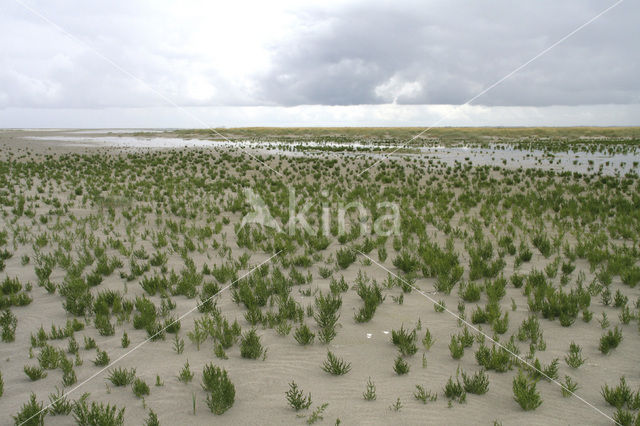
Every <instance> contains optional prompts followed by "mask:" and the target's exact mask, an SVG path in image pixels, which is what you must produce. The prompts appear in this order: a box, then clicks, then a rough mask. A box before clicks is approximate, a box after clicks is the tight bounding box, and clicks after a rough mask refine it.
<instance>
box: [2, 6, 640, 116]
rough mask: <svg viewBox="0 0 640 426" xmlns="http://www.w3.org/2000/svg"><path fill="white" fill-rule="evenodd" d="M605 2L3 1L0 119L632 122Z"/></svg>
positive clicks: (632, 104)
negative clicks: (597, 16) (602, 13)
mask: <svg viewBox="0 0 640 426" xmlns="http://www.w3.org/2000/svg"><path fill="white" fill-rule="evenodd" d="M613 4H615V1H609V0H608V1H600V0H580V1H578V0H568V1H563V2H557V1H549V0H536V1H533V0H531V1H529V0H528V1H522V2H513V1H494V2H468V1H465V2H462V1H430V0H429V1H366V2H365V1H341V2H337V1H311V2H299V1H290V0H286V1H269V2H259V1H234V2H220V3H219V4H217V3H213V2H205V1H181V2H168V1H157V0H155V1H136V2H131V1H111V2H84V1H78V0H48V1H43V0H38V1H36V0H1V1H0V35H1V37H0V127H13V128H17V127H29V128H32V127H48V128H51V127H82V128H91V127H207V126H215V127H221V126H228V127H237V126H269V125H272V126H297V125H298V126H313V125H318V126H350V125H357V126H366V125H371V126H378V125H384V126H405V125H407V126H425V127H428V126H432V125H440V126H496V125H499V126H564V125H639V124H640V79H639V78H638V76H639V75H640V49H639V48H638V47H639V46H638V42H637V40H640V26H639V25H637V20H638V17H639V16H640V13H639V12H640V3H638V2H636V1H633V0H625V1H622V2H620V3H619V4H618V5H616V6H615V7H614V8H612V9H611V10H609V11H608V12H607V13H605V14H604V15H602V16H601V17H599V18H597V19H595V20H594V21H593V22H591V23H590V24H588V25H586V26H585V27H584V28H582V29H580V30H579V31H577V32H576V33H575V34H573V35H571V36H570V37H568V38H567V39H566V40H564V41H562V42H561V43H559V44H557V45H556V46H554V47H553V48H551V49H550V50H549V51H548V52H546V53H544V54H542V55H541V56H539V57H537V58H536V59H535V60H533V61H532V62H530V63H529V64H527V65H526V66H524V67H522V68H521V69H518V68H519V67H521V66H522V65H523V64H526V63H527V62H528V61H530V60H531V59H532V58H535V57H536V55H539V54H540V53H541V52H543V51H544V50H545V49H547V48H549V47H550V46H553V45H554V43H557V42H558V41H560V40H561V39H562V38H563V37H565V36H567V35H568V34H569V33H571V32H572V31H574V30H575V29H576V28H578V27H580V26H581V25H583V24H585V23H586V22H588V21H589V20H590V19H592V18H594V17H595V16H596V15H598V13H599V12H601V11H603V10H604V9H606V8H607V7H609V6H611V5H613ZM514 70H517V72H515V73H513V74H512V75H510V73H512V72H513V71H514ZM507 76H508V77H507ZM505 77H507V78H506V79H504V80H503V81H501V79H503V78H505ZM499 81H501V82H500V83H499V84H497V85H496V86H495V87H493V86H492V85H493V84H494V83H496V82H499ZM486 89H489V90H488V91H486V93H484V91H485V90H486ZM479 94H481V95H480V96H478V95H479ZM476 96H477V98H476ZM471 99H473V101H472V102H471V103H470V104H469V105H464V104H466V103H467V102H468V101H469V100H471ZM460 105H463V106H460Z"/></svg>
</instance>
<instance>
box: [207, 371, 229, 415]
mask: <svg viewBox="0 0 640 426" xmlns="http://www.w3.org/2000/svg"><path fill="white" fill-rule="evenodd" d="M202 388H203V389H204V391H205V392H207V399H206V401H207V406H208V407H209V409H210V410H211V412H212V413H214V414H218V415H220V414H223V413H224V412H225V411H227V410H228V409H230V408H231V407H232V406H233V403H234V401H235V397H236V388H235V386H234V385H233V383H232V382H231V380H230V379H229V376H228V375H227V371H226V370H225V369H221V368H220V367H217V366H215V365H213V364H207V365H205V367H204V369H203V371H202Z"/></svg>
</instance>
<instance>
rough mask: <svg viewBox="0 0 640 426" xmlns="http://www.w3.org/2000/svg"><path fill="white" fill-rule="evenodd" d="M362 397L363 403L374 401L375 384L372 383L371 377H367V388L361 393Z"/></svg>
mask: <svg viewBox="0 0 640 426" xmlns="http://www.w3.org/2000/svg"><path fill="white" fill-rule="evenodd" d="M362 397H363V398H364V399H365V401H374V400H375V399H376V384H375V383H373V381H372V380H371V377H369V380H367V387H366V389H365V391H364V392H363V393H362Z"/></svg>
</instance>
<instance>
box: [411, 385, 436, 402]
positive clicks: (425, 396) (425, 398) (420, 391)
mask: <svg viewBox="0 0 640 426" xmlns="http://www.w3.org/2000/svg"><path fill="white" fill-rule="evenodd" d="M413 397H414V398H415V399H417V400H418V401H420V402H422V403H423V404H426V403H427V402H434V401H437V400H438V394H437V393H431V391H430V390H426V389H425V388H424V386H422V385H416V391H415V392H414V393H413Z"/></svg>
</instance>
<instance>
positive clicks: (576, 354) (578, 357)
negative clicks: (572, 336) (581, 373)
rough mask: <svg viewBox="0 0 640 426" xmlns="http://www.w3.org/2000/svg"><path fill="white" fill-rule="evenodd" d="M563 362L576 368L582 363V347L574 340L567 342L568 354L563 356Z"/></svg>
mask: <svg viewBox="0 0 640 426" xmlns="http://www.w3.org/2000/svg"><path fill="white" fill-rule="evenodd" d="M564 360H565V362H566V363H567V365H568V366H569V367H571V368H578V367H580V366H581V365H582V364H584V361H585V360H584V358H583V357H582V348H581V347H580V345H578V344H577V343H575V342H571V343H570V344H569V354H568V355H567V356H565V357H564Z"/></svg>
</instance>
